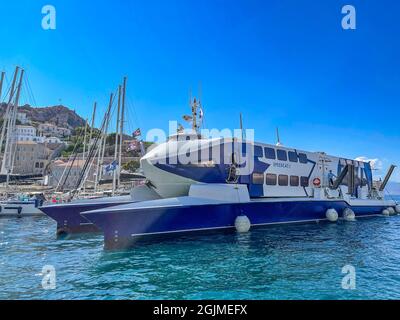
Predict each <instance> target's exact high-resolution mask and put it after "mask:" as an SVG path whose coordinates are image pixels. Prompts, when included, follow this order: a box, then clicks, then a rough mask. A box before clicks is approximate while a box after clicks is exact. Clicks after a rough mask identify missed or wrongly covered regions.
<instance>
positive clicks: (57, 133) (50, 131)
mask: <svg viewBox="0 0 400 320" xmlns="http://www.w3.org/2000/svg"><path fill="white" fill-rule="evenodd" d="M38 131H39V133H40V134H41V135H43V136H45V137H57V138H65V137H69V136H70V135H71V133H72V132H71V130H70V129H68V128H62V127H58V126H56V125H54V124H51V123H40V124H39V126H38Z"/></svg>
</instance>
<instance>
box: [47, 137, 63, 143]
mask: <svg viewBox="0 0 400 320" xmlns="http://www.w3.org/2000/svg"><path fill="white" fill-rule="evenodd" d="M44 142H45V143H51V144H61V143H65V142H63V141H61V139H60V138H58V137H48V138H45V139H44Z"/></svg>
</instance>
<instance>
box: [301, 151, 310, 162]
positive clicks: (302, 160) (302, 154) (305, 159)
mask: <svg viewBox="0 0 400 320" xmlns="http://www.w3.org/2000/svg"><path fill="white" fill-rule="evenodd" d="M299 161H300V163H307V162H308V159H307V155H306V154H305V153H299Z"/></svg>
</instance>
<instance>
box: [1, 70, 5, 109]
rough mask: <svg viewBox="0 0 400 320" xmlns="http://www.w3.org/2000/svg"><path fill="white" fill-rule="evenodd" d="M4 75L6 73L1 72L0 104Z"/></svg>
mask: <svg viewBox="0 0 400 320" xmlns="http://www.w3.org/2000/svg"><path fill="white" fill-rule="evenodd" d="M5 75H6V73H5V72H4V71H2V72H1V76H0V103H1V95H2V93H3V82H4V76H5Z"/></svg>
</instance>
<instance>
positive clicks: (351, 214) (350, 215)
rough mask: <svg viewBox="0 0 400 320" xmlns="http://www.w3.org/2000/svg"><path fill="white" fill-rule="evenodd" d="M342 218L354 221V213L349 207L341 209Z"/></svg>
mask: <svg viewBox="0 0 400 320" xmlns="http://www.w3.org/2000/svg"><path fill="white" fill-rule="evenodd" d="M343 219H344V220H345V221H356V214H355V213H354V211H353V210H351V209H350V208H346V209H344V210H343Z"/></svg>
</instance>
